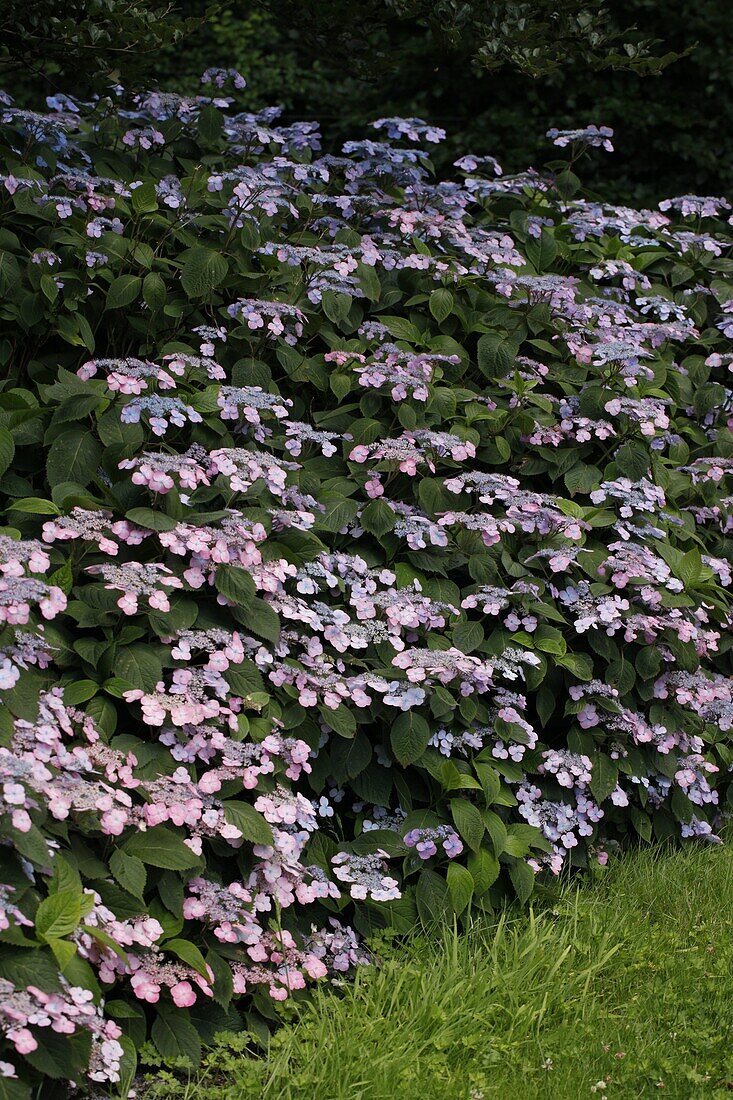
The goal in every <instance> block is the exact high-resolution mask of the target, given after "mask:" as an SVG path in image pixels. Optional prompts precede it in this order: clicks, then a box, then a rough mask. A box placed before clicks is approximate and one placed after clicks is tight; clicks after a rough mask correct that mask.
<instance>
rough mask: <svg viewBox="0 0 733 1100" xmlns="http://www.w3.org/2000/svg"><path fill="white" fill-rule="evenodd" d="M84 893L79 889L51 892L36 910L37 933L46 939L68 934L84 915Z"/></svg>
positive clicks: (58, 937)
mask: <svg viewBox="0 0 733 1100" xmlns="http://www.w3.org/2000/svg"><path fill="white" fill-rule="evenodd" d="M82 898H83V894H82V893H81V892H80V891H79V890H75V889H69V890H59V891H58V893H56V894H50V895H49V896H48V897H47V898H44V900H43V901H42V902H41V904H40V905H39V906H38V909H37V910H36V919H35V925H36V934H37V935H38V936H40V938H41V939H44V940H52V939H60V938H61V937H62V936H68V935H69V934H70V933H71V932H73V931H74V929H75V928H76V927H77V925H78V924H79V921H80V920H81V917H82Z"/></svg>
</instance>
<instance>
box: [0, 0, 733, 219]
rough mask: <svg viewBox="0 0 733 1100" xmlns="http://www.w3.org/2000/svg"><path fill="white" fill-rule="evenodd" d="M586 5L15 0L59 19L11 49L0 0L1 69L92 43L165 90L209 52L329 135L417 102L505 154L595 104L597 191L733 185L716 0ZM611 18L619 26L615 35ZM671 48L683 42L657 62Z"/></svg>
mask: <svg viewBox="0 0 733 1100" xmlns="http://www.w3.org/2000/svg"><path fill="white" fill-rule="evenodd" d="M586 8H589V9H591V12H590V15H591V16H592V18H591V19H590V22H589V23H588V24H587V25H586V23H584V18H585V16H584V13H583V11H582V5H580V4H577V3H575V2H574V0H562V2H561V3H553V4H551V5H549V4H547V3H545V2H543V0H536V2H534V3H529V4H521V3H516V2H515V3H494V2H491V3H489V2H486V0H484V2H483V3H467V4H461V3H458V2H456V0H359V2H354V0H317V2H316V0H259V2H257V0H255V2H248V0H239V2H237V0H234V2H230V3H226V2H224V3H221V4H219V5H218V6H216V7H212V6H211V4H210V3H209V0H175V2H174V3H173V4H172V5H170V6H169V7H167V8H166V7H165V6H164V5H162V4H159V3H157V2H151V0H138V2H137V3H133V4H127V3H125V4H119V5H118V4H117V3H116V2H115V0H72V3H71V7H70V6H69V4H68V3H66V2H65V3H64V4H63V6H62V5H61V4H60V3H59V0H29V3H28V5H27V6H25V7H24V12H25V13H26V14H25V15H24V16H23V18H24V19H26V20H28V21H29V22H30V21H31V20H35V23H34V24H33V26H32V27H31V30H33V31H34V32H37V27H38V24H39V23H40V24H43V22H44V19H45V23H46V26H47V27H48V26H51V25H52V20H51V16H53V17H54V18H55V19H56V20H57V22H56V23H55V24H53V26H55V31H54V35H53V37H49V36H47V38H46V40H45V41H44V40H43V38H41V39H40V40H36V39H35V38H33V37H32V36H30V35H27V36H26V38H25V41H24V44H23V48H22V49H21V39H20V37H19V35H18V34H17V32H16V34H15V37H12V36H10V32H9V28H10V26H11V22H12V23H13V25H14V26H15V27H16V28H17V26H18V7H17V4H15V3H14V0H0V29H2V28H3V27H4V28H5V31H4V33H3V41H4V43H5V53H6V59H8V60H10V61H11V62H13V61H14V62H15V65H16V71H14V72H13V73H12V74H8V73H6V74H5V77H6V79H5V84H6V86H7V87H8V90H10V91H11V92H12V93H13V94H14V95H15V96H16V98H17V99H19V100H20V101H21V102H26V103H28V104H29V105H30V104H31V102H32V101H35V102H37V101H38V96H39V94H41V93H46V94H47V93H48V92H49V91H56V90H63V91H67V92H72V93H75V94H80V93H81V92H83V90H84V89H83V84H84V82H89V81H90V78H91V76H92V74H93V73H94V72H95V71H96V70H95V64H96V65H97V67H99V62H100V60H104V61H106V68H107V70H110V69H111V70H113V71H116V73H117V74H118V75H119V79H120V80H121V81H122V82H123V83H125V84H127V85H129V86H134V85H135V84H136V83H137V84H139V83H141V82H142V83H145V84H148V85H149V84H151V83H153V84H158V85H160V86H161V87H167V88H172V89H175V90H178V91H191V90H193V88H194V86H195V83H196V81H197V78H198V76H199V74H200V73H201V72H202V71H203V69H204V68H206V67H207V66H209V65H220V66H234V67H236V68H238V69H239V70H240V71H241V72H243V73H244V75H245V76H246V77H247V80H248V91H247V104H248V105H249V106H251V107H252V108H253V109H257V108H259V107H261V106H262V105H264V104H274V103H277V104H281V105H282V106H283V108H284V111H285V117H286V119H288V120H290V119H296V118H315V119H318V120H319V121H320V122H321V123H322V125H323V129H324V132H325V136H326V140H327V142H328V144H329V145H330V146H332V147H335V146H337V145H338V143H339V141H340V140H343V139H344V138H346V137H347V136H350V137H353V136H354V134H355V133H359V132H363V130H364V127H365V126H366V124H367V123H368V122H369V121H371V120H372V119H374V118H376V117H379V116H381V115H390V114H401V115H412V114H416V115H419V116H421V117H424V118H426V119H429V120H430V121H432V122H435V123H438V124H439V125H442V126H443V127H444V128H445V129H446V130H447V131H448V133H449V141H448V142H447V143H446V144H445V146H444V147H442V148H441V150H440V154H439V156H440V158H441V159H442V161H447V160H449V159H452V155H457V154H458V152H459V151H460V152H461V153H465V152H466V150H468V149H471V150H472V151H474V152H477V153H493V154H494V155H496V156H498V158H499V159H500V161H501V163H502V164H503V165H504V167H505V169H506V170H515V169H516V170H519V169H522V168H525V167H526V166H528V165H529V164H532V163H537V162H538V161H539V160H541V158H542V156H543V153H542V149H543V147H545V146H546V143H545V142H544V140H543V135H544V132H545V130H546V129H547V127H548V126H549V125H555V126H558V127H568V126H574V125H585V124H587V123H590V122H595V123H597V124H599V125H600V124H605V125H610V126H613V127H614V129H615V130H616V145H617V153H616V155H615V156H614V157H612V158H608V159H604V161H603V163H602V165H601V163H600V161H599V164H598V172H599V173H600V172H602V173H603V181H604V182H603V189H604V196H605V197H606V198H609V199H610V198H613V199H616V200H618V201H625V200H629V201H633V202H634V203H639V202H643V203H654V202H656V200H657V199H658V198H659V197H660V196H661V195H663V194H664V195H668V194H673V193H685V192H692V193H700V194H707V193H713V194H714V193H725V192H728V193H730V192H731V190H733V158H732V157H731V155H730V150H731V147H732V146H733V94H732V93H733V69H732V68H731V66H730V63H729V59H730V54H731V49H732V48H733V18H732V17H731V12H730V6H729V4H728V3H727V0H698V2H697V3H696V4H695V5H691V4H689V3H686V2H685V0H667V2H666V3H664V4H662V3H660V2H659V0H619V2H615V3H614V4H613V6H612V17H604V16H603V14H602V13H601V12H600V11H599V10H598V6H597V4H594V3H593V2H591V3H588V4H586ZM5 9H7V11H6V10H5ZM72 9H73V10H72ZM77 9H78V10H77ZM557 11H559V13H560V15H559V16H558V17H557V18H556V17H555V15H554V13H555V12H557ZM129 12H132V13H133V15H134V16H135V21H134V22H130V16H129V14H128V13H129ZM151 12H152V16H154V18H153V17H152V16H151ZM85 13H86V17H85ZM522 13H524V15H525V16H526V20H525V22H522V20H521V18H518V15H519V16H521V15H522ZM8 15H9V17H8ZM146 20H147V22H146ZM70 26H73V27H82V26H85V27H86V28H87V29H89V28H91V31H92V32H93V33H92V34H91V38H89V37H87V39H85V40H84V39H82V35H81V34H80V35H79V36H78V38H75V39H73V40H72V41H70V42H69V41H66V42H65V44H64V48H63V52H62V50H61V49H60V46H59V43H60V42H61V41H62V40H63V37H64V33H66V34H68V28H69V27H70ZM181 27H182V29H183V30H185V32H186V34H185V37H184V36H183V35H182V34H181V33H178V28H181ZM634 27H636V28H637V30H636V31H634V30H632V29H630V28H634ZM614 28H616V29H618V30H619V31H620V32H621V33H619V34H618V35H616V36H615V37H614ZM543 34H544V40H543V38H542V35H543ZM557 42H559V43H560V44H561V48H558V47H557V46H556V43H557ZM627 44H630V45H629V46H628V49H626V45H627ZM151 46H152V47H153V48H151ZM29 49H30V53H31V56H30V57H29V56H28V51H29ZM686 51H689V52H686ZM670 52H672V53H674V54H678V55H681V56H680V57H679V58H678V59H677V60H675V61H674V62H673V63H671V64H668V65H667V64H665V63H664V62H665V61H666V60H667V55H668V54H669V53H670ZM630 53H631V54H632V55H633V56H629V54H630ZM645 54H646V57H647V60H644V56H645ZM1 57H2V55H1V54H0V60H1ZM19 57H21V59H23V60H24V61H25V64H24V66H23V69H22V71H18V68H17V63H18V60H19ZM649 58H651V60H649ZM80 61H81V62H83V63H82V64H80ZM547 70H549V71H547ZM655 70H657V75H654V71H655ZM649 71H651V73H652V75H649ZM532 74H538V75H532ZM588 182H589V183H590V185H591V186H594V185H595V184H596V183H599V182H600V178H599V180H598V181H597V180H595V179H593V178H591V179H590V180H589V181H588Z"/></svg>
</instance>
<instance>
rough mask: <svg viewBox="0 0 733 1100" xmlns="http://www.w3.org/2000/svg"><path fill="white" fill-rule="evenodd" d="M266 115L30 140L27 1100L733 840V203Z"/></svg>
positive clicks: (415, 131) (214, 111) (16, 448)
mask: <svg viewBox="0 0 733 1100" xmlns="http://www.w3.org/2000/svg"><path fill="white" fill-rule="evenodd" d="M239 83H241V79H240V78H238V76H237V74H233V73H229V72H216V73H208V74H207V80H206V82H205V87H204V89H203V91H204V93H205V94H204V95H201V96H190V97H185V98H181V97H178V96H173V95H168V94H163V93H158V92H156V93H151V94H150V95H147V96H142V97H140V98H138V99H137V100H136V101H135V102H134V103H132V104H131V105H128V106H125V107H123V106H122V105H121V104H119V103H114V102H111V101H107V100H101V101H99V102H97V103H96V104H95V105H93V106H90V105H83V106H79V105H77V104H75V103H72V102H71V101H69V100H67V99H60V100H59V99H56V100H51V101H50V103H49V111H48V112H47V113H44V114H35V113H32V112H29V111H24V110H17V109H15V108H14V107H13V105H12V102H11V101H10V100H9V99H7V98H6V100H5V105H4V107H3V109H2V115H1V116H0V117H1V121H2V134H3V142H4V153H5V156H6V161H7V169H6V172H5V174H4V175H2V176H1V177H0V192H1V194H2V214H3V221H2V226H1V227H0V248H1V249H2V251H1V252H0V283H1V285H2V286H1V288H2V294H3V298H4V303H3V307H2V332H1V334H0V358H1V359H2V363H3V365H4V367H5V382H4V384H3V388H2V392H0V415H1V420H0V462H1V465H2V470H3V471H4V473H3V477H2V482H1V483H0V490H1V491H2V492H3V494H4V499H5V503H6V511H5V517H6V521H5V522H6V527H5V528H4V529H3V531H2V534H1V535H0V619H1V620H2V625H3V632H2V634H1V635H0V688H1V689H2V691H3V698H4V702H5V704H6V706H5V709H4V710H3V712H2V718H1V719H0V721H1V723H2V727H1V728H2V744H1V746H0V769H2V784H3V785H2V802H1V803H0V811H1V816H0V833H1V835H2V838H3V845H4V853H5V855H4V857H3V870H2V878H1V879H0V882H2V885H0V900H1V901H2V910H3V912H2V917H1V918H0V929H1V930H0V939H1V940H2V943H3V948H2V953H0V981H1V982H2V998H0V999H1V1000H2V1004H0V1031H2V1034H3V1036H4V1040H5V1042H6V1048H5V1049H6V1053H5V1054H4V1055H3V1059H4V1060H3V1061H2V1063H0V1072H1V1073H2V1074H3V1087H4V1089H5V1095H7V1096H9V1097H11V1098H15V1097H24V1096H28V1095H30V1091H29V1090H30V1088H31V1087H33V1088H34V1089H35V1088H36V1087H37V1086H38V1083H39V1081H40V1080H41V1079H42V1078H55V1079H59V1080H61V1081H68V1080H71V1081H76V1082H80V1081H83V1080H84V1077H85V1076H86V1077H87V1078H88V1079H89V1080H91V1081H92V1082H100V1083H104V1087H105V1088H107V1089H108V1090H111V1091H115V1090H119V1091H121V1092H123V1093H124V1091H125V1088H126V1084H127V1082H129V1080H130V1078H131V1075H132V1074H133V1073H134V1067H135V1057H136V1053H135V1052H136V1050H140V1049H142V1051H143V1055H144V1056H145V1057H146V1058H147V1059H148V1060H153V1061H154V1060H155V1059H156V1058H157V1059H159V1060H163V1061H175V1060H176V1059H179V1058H183V1059H185V1060H187V1061H189V1062H193V1063H195V1061H196V1060H197V1058H198V1056H199V1049H200V1043H201V1041H202V1040H203V1041H208V1040H209V1039H210V1038H211V1037H212V1036H213V1035H214V1034H215V1033H216V1032H217V1031H221V1030H225V1029H237V1028H240V1027H242V1026H248V1027H251V1028H256V1027H257V1021H258V1020H261V1019H262V1018H263V1017H265V1018H268V1017H272V1015H273V1007H272V1001H273V999H274V1000H275V1001H279V1000H283V999H285V998H287V997H288V996H289V995H290V994H291V993H294V992H296V991H298V990H300V989H302V988H303V987H304V986H305V985H306V984H307V983H309V982H311V981H315V980H318V979H321V978H326V977H327V976H331V977H334V976H337V975H340V974H344V973H346V972H347V971H349V970H350V969H351V968H353V967H355V966H358V965H360V964H363V963H365V962H368V954H367V953H366V951H365V949H364V948H363V947H362V946H361V945H360V937H361V936H363V935H364V934H367V933H369V932H370V931H371V930H373V929H375V928H379V927H384V926H385V925H391V926H392V927H394V928H396V929H397V930H399V931H405V930H408V929H409V928H411V927H412V926H413V925H414V923H415V922H416V921H417V920H418V919H424V920H430V919H433V918H440V917H441V916H442V915H444V914H446V913H450V912H453V913H454V914H457V915H459V916H461V915H463V914H466V913H467V912H468V911H469V910H470V907H471V906H477V907H479V908H483V909H491V908H492V907H496V906H498V905H500V904H501V903H502V901H503V900H504V899H507V898H511V897H512V896H515V895H516V896H518V897H519V898H520V899H521V900H526V899H527V898H528V896H529V895H530V893H531V892H532V889H533V884H534V880H535V875H536V874H537V873H548V872H549V873H557V872H559V871H560V869H561V868H562V867H563V866H565V865H573V866H583V865H585V864H586V863H587V861H588V860H589V859H591V858H593V859H600V860H601V861H604V860H605V859H606V858H607V854H608V850H609V846H611V845H615V844H618V843H619V842H622V841H623V840H624V839H625V838H627V837H630V836H631V837H633V836H640V837H642V838H643V839H645V840H650V839H651V838H652V837H653V836H656V837H660V838H663V837H667V836H672V835H681V836H700V837H708V838H712V839H715V829H716V822H717V820H718V819H719V817H720V816H721V814H722V813H723V812H724V807H725V805H726V799H727V790H728V789H729V788H728V786H727V784H726V782H725V779H726V776H727V774H728V772H729V768H730V765H731V763H733V745H732V744H731V738H730V731H731V727H732V726H733V697H732V694H731V681H730V678H729V676H728V673H729V670H730V658H729V656H728V652H729V646H730V638H729V627H730V601H729V597H728V594H727V592H726V588H727V586H729V585H730V583H731V568H730V533H731V530H732V529H733V521H732V520H731V508H730V505H731V497H730V496H729V495H727V493H728V490H727V489H726V487H725V485H724V483H725V482H726V480H727V479H728V478H730V476H731V474H733V446H731V435H730V425H731V419H730V418H731V389H730V386H729V385H728V381H727V380H728V379H729V375H730V370H731V368H732V367H733V349H731V343H730V340H731V336H732V335H733V278H731V272H732V271H733V264H732V263H731V259H730V247H731V243H732V239H731V235H730V231H729V230H728V227H727V222H726V219H727V218H728V214H729V207H728V204H727V203H726V202H725V201H724V200H722V199H712V198H708V197H703V198H697V197H695V196H684V197H682V198H678V199H672V200H669V201H668V202H665V203H662V204H661V205H662V208H663V209H662V210H658V211H649V210H644V211H635V210H630V209H626V208H618V207H610V206H607V205H604V204H603V203H602V202H599V201H591V200H589V199H584V198H581V197H577V195H578V191H577V188H578V181H577V179H576V177H575V175H574V174H573V172H572V166H573V164H574V163H575V160H576V159H577V156H578V154H579V152H581V151H582V150H583V148H585V147H586V146H596V147H599V146H601V147H603V148H604V149H607V148H608V146H609V144H610V137H611V135H610V133H609V132H608V131H607V130H606V129H604V128H600V129H596V128H595V127H589V128H587V129H586V130H576V131H570V132H567V133H564V132H558V131H551V132H550V137H551V139H552V140H553V141H554V143H555V145H556V146H558V147H559V148H560V149H563V150H564V149H567V150H568V154H569V156H570V161H569V162H557V163H555V164H554V165H553V166H551V168H550V169H548V170H547V171H546V172H537V171H530V172H527V173H524V174H522V175H520V176H504V175H503V174H502V173H501V169H500V167H499V165H498V164H497V162H496V161H495V160H494V159H493V158H491V157H469V156H467V157H463V158H461V161H460V162H459V170H458V172H459V178H458V179H456V180H453V181H443V182H434V181H433V180H432V178H431V169H430V161H429V159H428V154H427V152H426V151H425V150H424V149H423V148H422V146H421V144H420V143H421V142H422V141H428V142H433V143H434V142H436V141H438V140H440V138H441V136H442V134H441V132H440V131H438V130H437V129H435V128H427V127H426V126H425V124H424V123H422V122H421V121H420V120H416V119H409V120H395V119H389V120H381V121H380V123H379V124H378V125H379V127H380V128H381V129H384V128H385V127H386V129H387V137H385V135H384V134H383V133H381V132H377V133H376V134H375V135H374V136H373V137H371V138H369V139H368V140H359V141H353V142H349V143H348V144H347V146H346V148H345V151H344V155H343V156H338V157H337V156H331V155H320V153H319V137H318V132H317V129H316V128H315V126H314V125H313V124H310V123H302V124H295V125H289V126H282V125H280V124H279V122H278V117H277V112H276V111H274V110H266V111H263V112H260V113H259V114H256V115H255V114H247V113H236V111H235V110H234V109H233V108H232V99H231V97H230V95H229V94H227V84H229V85H230V86H231V87H232V91H234V89H235V88H236V87H237V86H238V84H239ZM243 1021H244V1024H243ZM18 1056H20V1057H18Z"/></svg>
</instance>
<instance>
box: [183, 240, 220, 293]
mask: <svg viewBox="0 0 733 1100" xmlns="http://www.w3.org/2000/svg"><path fill="white" fill-rule="evenodd" d="M182 260H183V271H182V273H181V286H182V287H183V289H184V290H185V292H186V294H188V295H189V296H190V297H191V298H204V297H206V296H207V295H208V294H210V293H211V291H212V290H213V289H214V287H217V286H219V284H220V283H222V282H223V281H224V279H225V278H226V277H227V273H228V271H229V264H228V263H227V261H226V259H225V257H224V256H222V254H221V253H220V252H215V251H214V250H213V249H211V248H204V247H203V246H202V245H196V246H195V247H194V248H189V249H188V250H187V251H186V252H184V253H183V256H182Z"/></svg>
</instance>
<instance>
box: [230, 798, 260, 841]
mask: <svg viewBox="0 0 733 1100" xmlns="http://www.w3.org/2000/svg"><path fill="white" fill-rule="evenodd" d="M222 806H223V807H224V817H225V818H226V819H227V821H228V822H229V824H230V825H234V827H235V828H236V829H239V831H240V833H241V834H242V836H243V837H244V839H245V840H249V841H250V842H251V843H252V844H272V829H271V828H270V826H269V825H268V823H267V822H266V821H265V819H264V817H263V816H262V814H260V813H258V812H257V810H256V809H255V808H254V806H250V804H249V803H248V802H223V803H222Z"/></svg>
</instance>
